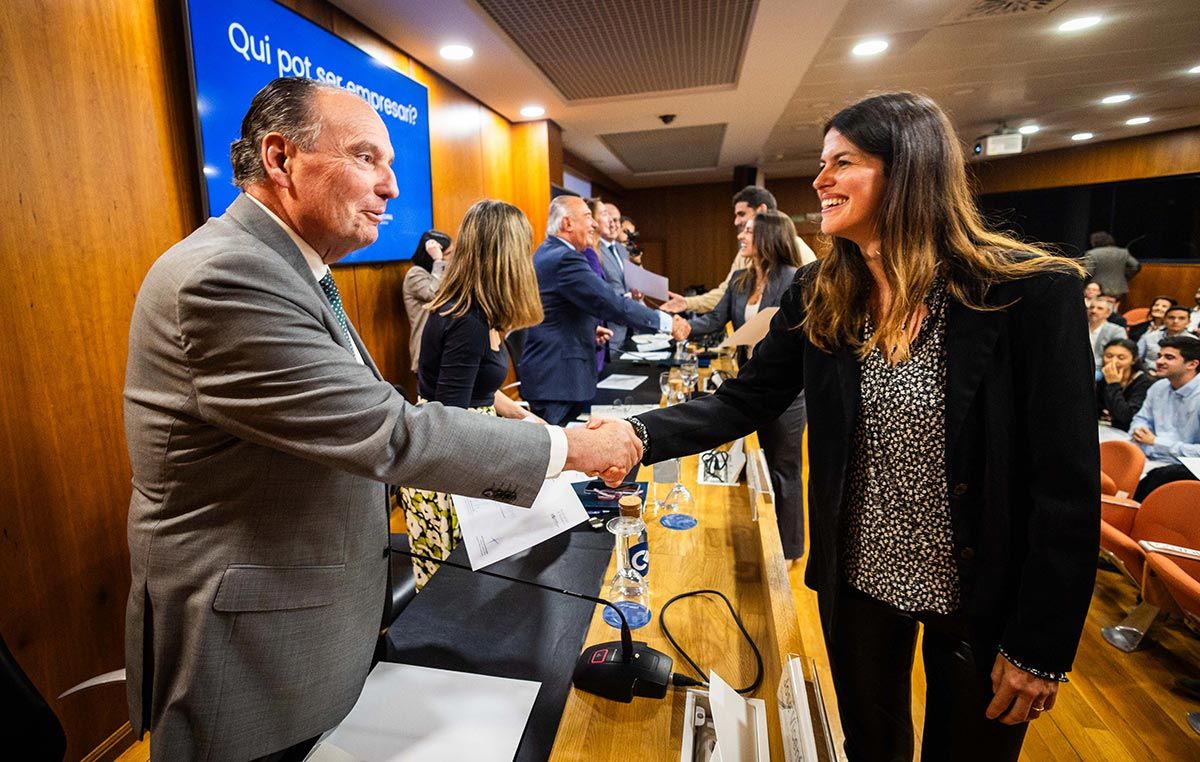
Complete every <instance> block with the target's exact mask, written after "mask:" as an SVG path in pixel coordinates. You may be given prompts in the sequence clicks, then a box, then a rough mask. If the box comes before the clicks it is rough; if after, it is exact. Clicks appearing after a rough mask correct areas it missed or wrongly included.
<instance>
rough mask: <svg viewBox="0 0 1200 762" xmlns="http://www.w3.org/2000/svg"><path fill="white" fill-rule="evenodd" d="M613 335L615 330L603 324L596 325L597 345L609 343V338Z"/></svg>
mask: <svg viewBox="0 0 1200 762" xmlns="http://www.w3.org/2000/svg"><path fill="white" fill-rule="evenodd" d="M612 337H613V332H612V331H610V330H609V329H607V328H605V327H604V326H602V325H598V326H596V346H601V345H603V344H607V343H608V340H609V339H611V338H612Z"/></svg>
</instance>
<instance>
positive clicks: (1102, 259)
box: [1083, 230, 1142, 299]
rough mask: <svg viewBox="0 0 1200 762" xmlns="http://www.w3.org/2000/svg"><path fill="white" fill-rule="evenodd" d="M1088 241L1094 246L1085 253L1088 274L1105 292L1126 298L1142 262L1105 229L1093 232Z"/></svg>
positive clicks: (1084, 258)
mask: <svg viewBox="0 0 1200 762" xmlns="http://www.w3.org/2000/svg"><path fill="white" fill-rule="evenodd" d="M1088 242H1089V243H1090V244H1091V246H1092V248H1090V249H1088V250H1087V251H1085V252H1084V253H1083V266H1084V267H1086V268H1087V271H1088V274H1089V275H1091V276H1092V278H1093V280H1095V281H1096V282H1097V283H1099V284H1100V290H1101V291H1103V292H1104V293H1106V294H1113V295H1114V296H1116V297H1117V298H1118V299H1123V298H1125V294H1128V293H1129V281H1130V280H1132V278H1133V276H1135V275H1137V274H1138V270H1140V269H1142V263H1141V262H1138V261H1137V259H1135V258H1134V256H1133V255H1132V254H1130V253H1129V249H1123V248H1121V247H1120V246H1117V242H1116V239H1114V238H1113V237H1112V236H1111V235H1110V234H1108V233H1106V232H1104V231H1103V230H1097V231H1096V232H1095V233H1092V234H1091V236H1089V238H1088Z"/></svg>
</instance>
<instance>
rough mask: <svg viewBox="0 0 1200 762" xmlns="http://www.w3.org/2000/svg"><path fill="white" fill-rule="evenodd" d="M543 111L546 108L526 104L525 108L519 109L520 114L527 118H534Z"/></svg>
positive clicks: (544, 111) (543, 112)
mask: <svg viewBox="0 0 1200 762" xmlns="http://www.w3.org/2000/svg"><path fill="white" fill-rule="evenodd" d="M545 113H546V109H544V108H542V107H541V106H526V107H525V108H523V109H521V116H523V117H526V118H528V119H536V118H537V117H539V116H541V115H542V114H545Z"/></svg>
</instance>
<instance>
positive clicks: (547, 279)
mask: <svg viewBox="0 0 1200 762" xmlns="http://www.w3.org/2000/svg"><path fill="white" fill-rule="evenodd" d="M595 225H596V221H595V220H594V219H593V218H592V212H591V210H590V209H588V205H587V203H586V202H584V200H583V199H581V198H579V197H578V196H559V197H558V198H556V199H554V200H553V201H551V202H550V213H549V215H548V216H547V219H546V230H547V231H548V234H547V236H546V240H545V241H543V242H542V245H541V246H539V247H538V250H537V251H535V252H534V254H533V267H534V270H535V271H536V272H537V281H538V290H539V291H540V292H541V300H542V309H543V311H544V313H545V318H544V320H543V321H542V322H541V324H540V325H536V326H534V327H533V328H530V329H529V333H528V338H527V339H526V341H525V352H524V354H523V355H522V357H521V396H523V397H524V398H525V399H526V400H528V401H529V407H530V409H531V410H532V411H533V412H534V413H536V414H537V415H539V416H541V417H542V418H544V419H546V420H547V421H549V422H551V423H553V424H555V425H557V424H561V423H566V422H569V421H572V420H574V419H575V417H576V416H578V415H579V414H580V413H585V412H587V411H588V410H590V409H591V402H592V397H594V396H596V379H597V376H598V374H597V370H596V363H595V343H596V341H597V340H598V336H599V337H600V338H601V339H602V338H603V336H604V334H606V333H607V331H604V333H601V334H598V333H597V331H598V330H603V329H602V328H601V327H600V321H601V320H605V321H607V322H608V325H609V327H612V326H613V325H614V324H621V325H624V326H627V327H629V328H637V329H641V330H645V331H661V332H663V333H666V332H668V331H670V330H671V316H670V315H668V314H666V313H665V312H658V311H656V310H652V309H650V308H649V307H647V306H646V305H644V304H641V303H639V302H635V301H634V300H632V299H626V298H624V297H622V296H618V295H617V294H616V293H615V292H614V291H613V290H612V289H611V288H609V287H608V286H607V285H605V284H604V283H602V282H600V280H599V279H598V278H596V275H595V273H594V272H593V271H592V269H591V268H590V267H589V266H588V263H587V260H586V259H584V256H583V254H582V253H581V252H582V251H583V250H584V249H585V248H587V240H588V233H589V232H590V231H592V230H593V229H594V227H595Z"/></svg>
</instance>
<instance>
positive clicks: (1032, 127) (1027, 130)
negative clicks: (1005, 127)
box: [1017, 124, 1042, 135]
mask: <svg viewBox="0 0 1200 762" xmlns="http://www.w3.org/2000/svg"><path fill="white" fill-rule="evenodd" d="M1040 129H1042V128H1041V127H1038V126H1037V125H1036V124H1027V125H1025V126H1024V127H1020V128H1018V129H1017V132H1019V133H1021V134H1022V135H1032V134H1033V133H1035V132H1037V131H1038V130H1040Z"/></svg>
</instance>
